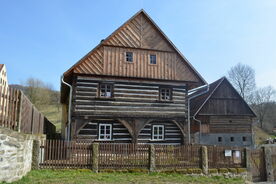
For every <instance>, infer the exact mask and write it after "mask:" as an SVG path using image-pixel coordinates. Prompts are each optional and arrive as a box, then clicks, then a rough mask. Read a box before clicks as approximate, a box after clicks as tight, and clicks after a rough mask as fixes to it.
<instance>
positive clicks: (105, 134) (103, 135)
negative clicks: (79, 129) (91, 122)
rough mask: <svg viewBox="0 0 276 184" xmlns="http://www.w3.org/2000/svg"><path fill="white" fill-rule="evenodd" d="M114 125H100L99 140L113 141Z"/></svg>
mask: <svg viewBox="0 0 276 184" xmlns="http://www.w3.org/2000/svg"><path fill="white" fill-rule="evenodd" d="M111 135H112V124H106V123H100V124H99V140H111Z"/></svg>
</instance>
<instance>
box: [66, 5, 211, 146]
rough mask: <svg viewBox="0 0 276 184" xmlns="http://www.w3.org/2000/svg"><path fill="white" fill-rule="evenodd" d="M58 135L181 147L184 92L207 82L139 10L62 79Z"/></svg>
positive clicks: (184, 118) (183, 137)
mask: <svg viewBox="0 0 276 184" xmlns="http://www.w3.org/2000/svg"><path fill="white" fill-rule="evenodd" d="M63 79H64V81H65V82H66V83H69V84H70V85H72V100H71V102H72V103H71V105H72V108H71V109H70V110H71V111H70V112H71V124H70V126H69V125H68V118H67V117H68V109H69V104H70V103H69V101H70V89H69V87H67V86H66V84H65V83H62V84H61V103H62V104H63V108H62V109H63V120H62V135H63V137H68V135H66V129H67V130H68V129H69V131H70V132H71V133H70V135H71V138H72V139H77V138H78V139H89V140H94V141H111V142H116V143H130V142H133V143H163V144H183V143H185V142H186V141H187V140H186V135H187V95H188V90H189V89H193V88H195V87H198V86H201V85H204V84H206V82H205V80H204V79H203V78H202V77H201V76H200V74H199V73H198V72H197V71H196V70H195V69H194V68H193V66H192V65H191V64H190V63H189V62H188V60H187V59H186V58H185V57H184V56H183V55H182V54H181V53H180V52H179V51H178V50H177V49H176V47H175V46H174V45H173V43H172V42H171V41H170V40H169V39H168V38H167V37H166V36H165V34H164V33H163V32H162V31H161V30H160V29H159V27H158V26H157V25H156V24H155V23H154V22H153V20H152V19H151V18H150V17H149V16H148V15H147V14H146V13H145V11H143V10H141V11H139V12H138V13H137V14H135V15H134V16H133V17H132V18H130V19H129V20H128V21H127V22H126V23H124V24H123V25H122V26H121V27H119V28H118V29H117V30H116V31H115V32H114V33H112V34H111V35H110V36H108V37H107V38H106V39H104V40H102V41H101V42H100V44H99V45H97V46H96V47H95V48H94V49H93V50H91V51H90V52H89V53H88V54H87V55H85V56H84V57H83V58H82V59H81V60H80V61H78V62H77V63H76V64H75V65H74V66H72V67H71V68H70V69H69V70H68V71H66V72H65V73H64V75H63Z"/></svg>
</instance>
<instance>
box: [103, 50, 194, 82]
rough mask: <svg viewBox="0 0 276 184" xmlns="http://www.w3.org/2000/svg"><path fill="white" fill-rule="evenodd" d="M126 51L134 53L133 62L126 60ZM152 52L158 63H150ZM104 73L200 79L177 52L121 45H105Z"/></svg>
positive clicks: (156, 77) (168, 78)
mask: <svg viewBox="0 0 276 184" xmlns="http://www.w3.org/2000/svg"><path fill="white" fill-rule="evenodd" d="M126 52H132V53H133V62H127V61H126V59H125V53H126ZM151 54H154V55H156V64H150V55H151ZM104 73H105V74H107V75H113V76H132V77H141V78H154V79H167V80H187V81H195V82H197V81H198V78H197V77H196V76H195V75H194V73H193V72H192V71H191V70H190V68H188V66H186V65H185V64H184V63H183V61H181V58H180V57H179V56H178V55H177V54H176V53H175V52H159V51H150V50H141V49H126V48H121V47H107V46H105V47H104Z"/></svg>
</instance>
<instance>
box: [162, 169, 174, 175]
mask: <svg viewBox="0 0 276 184" xmlns="http://www.w3.org/2000/svg"><path fill="white" fill-rule="evenodd" d="M160 172H161V173H165V174H172V173H175V170H173V169H168V170H161V171H160Z"/></svg>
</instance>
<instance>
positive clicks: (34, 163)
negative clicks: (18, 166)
mask: <svg viewBox="0 0 276 184" xmlns="http://www.w3.org/2000/svg"><path fill="white" fill-rule="evenodd" d="M39 149H40V141H39V140H33V151H32V169H39Z"/></svg>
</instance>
